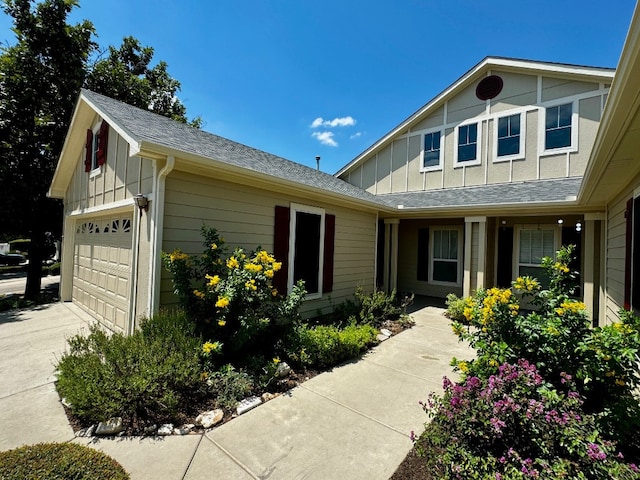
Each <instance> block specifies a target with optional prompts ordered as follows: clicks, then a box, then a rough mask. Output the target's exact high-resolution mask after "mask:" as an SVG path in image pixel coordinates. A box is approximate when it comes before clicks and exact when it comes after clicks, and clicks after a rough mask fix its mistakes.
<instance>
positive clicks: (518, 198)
mask: <svg viewBox="0 0 640 480" xmlns="http://www.w3.org/2000/svg"><path fill="white" fill-rule="evenodd" d="M581 182H582V177H569V178H554V179H549V180H532V181H527V182H518V183H498V184H493V185H480V186H475V187H458V188H445V189H439V190H427V191H420V192H406V193H389V194H385V195H378V198H379V199H380V200H382V201H384V202H385V203H386V204H387V205H388V206H390V207H396V208H397V207H398V205H403V207H404V208H434V207H451V208H456V207H479V206H484V205H487V206H489V205H491V206H496V205H531V204H545V203H550V202H566V201H572V200H575V197H576V195H577V194H578V190H579V189H580V184H581Z"/></svg>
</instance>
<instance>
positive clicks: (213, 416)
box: [196, 408, 224, 428]
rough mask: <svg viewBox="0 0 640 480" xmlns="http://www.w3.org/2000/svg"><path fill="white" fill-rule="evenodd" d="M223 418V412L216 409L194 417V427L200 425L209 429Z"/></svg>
mask: <svg viewBox="0 0 640 480" xmlns="http://www.w3.org/2000/svg"><path fill="white" fill-rule="evenodd" d="M223 417H224V412H223V411H222V410H221V409H219V408H216V409H215V410H209V411H208V412H204V413H201V414H200V415H198V416H197V417H196V425H202V426H203V427H204V428H211V427H213V426H215V425H217V424H219V423H220V422H221V421H222V419H223Z"/></svg>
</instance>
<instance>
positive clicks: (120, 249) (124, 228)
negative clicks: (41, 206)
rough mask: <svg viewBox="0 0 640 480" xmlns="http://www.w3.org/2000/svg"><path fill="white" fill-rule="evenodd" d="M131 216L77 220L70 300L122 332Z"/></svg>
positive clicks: (126, 313) (128, 282)
mask: <svg viewBox="0 0 640 480" xmlns="http://www.w3.org/2000/svg"><path fill="white" fill-rule="evenodd" d="M132 230H133V229H132V217H131V214H126V213H122V214H119V215H111V216H108V217H95V218H83V219H80V220H77V221H76V225H75V236H74V237H75V238H74V246H73V249H74V250H73V259H74V261H73V280H72V282H73V289H72V299H73V301H74V302H75V303H77V304H79V305H80V306H81V307H83V308H84V309H86V310H87V311H88V312H90V313H91V314H92V315H94V316H95V317H97V318H98V320H99V321H100V322H101V323H103V324H104V325H105V326H106V327H108V328H110V329H112V330H114V331H125V330H126V328H127V325H128V320H129V318H128V317H129V298H130V295H131V293H130V292H131V263H132V262H131V258H132V255H131V245H132Z"/></svg>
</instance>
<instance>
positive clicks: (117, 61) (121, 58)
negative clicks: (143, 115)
mask: <svg viewBox="0 0 640 480" xmlns="http://www.w3.org/2000/svg"><path fill="white" fill-rule="evenodd" d="M152 57H153V48H151V47H143V46H141V45H140V42H139V41H138V40H137V39H136V38H134V37H125V38H124V39H123V41H122V45H121V46H120V48H119V49H116V48H115V47H109V54H108V56H107V57H106V58H103V59H99V60H97V61H96V62H95V64H94V65H93V68H92V69H91V72H90V73H89V76H88V77H87V79H86V82H85V86H86V87H87V88H88V89H89V90H93V91H94V92H97V93H101V94H103V95H106V96H108V97H111V98H115V99H116V100H120V101H122V102H125V103H128V104H129V105H134V106H136V107H139V108H144V109H146V110H149V111H151V112H154V113H157V114H159V115H163V116H165V117H169V118H172V119H174V120H178V121H180V122H183V123H187V121H188V120H187V116H186V112H187V109H186V107H185V106H184V104H183V103H182V102H181V101H180V99H179V98H178V97H177V95H176V94H177V92H178V91H179V90H180V82H179V81H178V80H176V79H175V78H173V77H171V76H170V75H169V73H168V72H167V64H166V62H163V61H161V62H159V63H158V64H157V65H156V66H154V67H153V68H150V63H151V59H152ZM190 123H191V124H192V125H193V126H195V127H198V128H199V127H200V125H201V119H200V118H199V117H197V118H195V119H194V120H192V121H191V122H190Z"/></svg>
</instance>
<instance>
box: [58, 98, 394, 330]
mask: <svg viewBox="0 0 640 480" xmlns="http://www.w3.org/2000/svg"><path fill="white" fill-rule="evenodd" d="M138 194H142V195H143V196H144V198H145V199H146V201H147V202H148V205H147V207H146V208H138V207H136V206H135V205H134V200H135V198H136V196H138ZM49 195H50V196H51V197H54V198H62V199H64V242H63V247H62V248H63V250H62V268H61V285H60V297H61V300H62V301H73V302H74V303H76V304H78V305H79V306H81V307H82V308H83V309H85V310H86V311H87V312H88V313H90V314H91V315H93V316H94V317H95V318H97V319H98V320H99V321H100V322H101V323H103V324H104V325H106V326H107V327H108V328H110V329H112V330H115V331H121V332H131V331H133V329H134V328H135V325H136V322H137V320H138V318H139V317H140V316H142V315H146V314H148V313H149V312H153V311H157V310H158V308H159V307H160V306H161V305H170V304H172V303H175V302H176V299H175V297H174V296H173V294H172V290H173V288H172V285H171V279H170V277H169V274H168V273H167V272H166V271H163V270H162V269H161V264H160V252H161V251H167V252H171V251H173V250H174V249H176V248H180V249H182V251H184V252H186V253H190V254H199V253H201V252H202V250H203V246H202V237H201V234H200V230H201V227H202V225H207V226H212V227H214V228H216V229H217V230H218V232H219V233H220V234H221V235H222V236H223V237H224V238H225V240H226V243H227V244H228V245H231V246H242V247H244V248H247V249H255V248H257V247H258V246H261V247H263V248H265V249H267V250H269V251H272V252H274V253H275V255H276V258H278V259H279V260H280V261H282V262H283V268H282V269H281V271H280V272H278V274H277V277H276V278H274V281H275V282H276V284H277V286H278V290H279V291H281V292H284V291H286V290H287V289H290V288H291V286H292V284H293V278H294V276H295V278H296V280H297V279H300V278H303V279H305V280H306V289H307V291H308V294H307V301H306V302H305V304H304V306H303V313H305V312H306V313H314V312H316V311H317V309H319V308H325V307H328V306H331V305H333V304H337V303H340V302H342V301H344V300H345V299H346V298H351V297H352V296H353V293H354V288H355V287H356V286H357V285H362V286H364V287H365V288H367V289H372V288H373V286H374V282H375V262H376V258H375V251H376V238H377V236H376V227H377V218H378V212H379V211H380V209H381V208H384V205H383V204H382V203H381V202H380V201H379V200H378V199H377V198H376V197H375V195H373V194H371V193H369V192H366V191H364V190H362V189H360V188H357V187H354V186H353V185H350V184H349V183H347V182H344V181H342V180H340V179H338V178H336V177H334V176H332V175H328V174H326V173H322V172H320V171H317V170H313V169H311V168H308V167H305V166H303V165H300V164H297V163H294V162H290V161H288V160H285V159H283V158H279V157H276V156H274V155H271V154H268V153H265V152H262V151H259V150H256V149H253V148H250V147H247V146H245V145H241V144H238V143H235V142H232V141H230V140H227V139H224V138H221V137H219V136H216V135H213V134H210V133H207V132H203V131H201V130H198V129H195V128H192V127H189V126H187V125H184V124H180V123H178V122H175V121H173V120H170V119H168V118H165V117H161V116H158V115H155V114H152V113H150V112H148V111H145V110H141V109H138V108H135V107H132V106H129V105H126V104H124V103H121V102H119V101H116V100H113V99H110V98H107V97H104V96H102V95H98V94H96V93H93V92H89V91H86V90H83V91H82V92H81V93H80V97H79V100H78V102H77V105H76V108H75V111H74V115H73V119H72V122H71V126H70V128H69V132H68V135H67V138H66V141H65V144H64V146H63V150H62V154H61V156H60V161H59V163H58V166H57V168H56V171H55V174H54V178H53V181H52V184H51V188H50V191H49Z"/></svg>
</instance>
